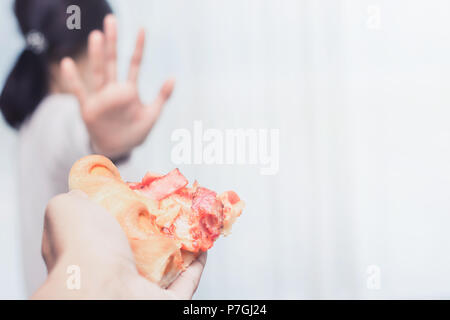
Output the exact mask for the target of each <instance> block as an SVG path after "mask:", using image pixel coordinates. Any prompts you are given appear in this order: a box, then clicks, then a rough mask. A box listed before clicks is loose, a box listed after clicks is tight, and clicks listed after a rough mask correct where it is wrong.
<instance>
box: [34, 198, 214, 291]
mask: <svg viewBox="0 0 450 320" xmlns="http://www.w3.org/2000/svg"><path fill="white" fill-rule="evenodd" d="M42 255H43V257H44V260H45V263H46V265H47V269H48V272H49V276H48V278H47V280H46V282H45V283H44V285H43V286H42V287H41V288H40V289H38V291H37V292H36V293H35V294H34V296H33V298H35V299H190V298H192V295H193V294H194V292H195V291H196V289H197V286H198V283H199V281H200V277H201V274H202V271H203V268H204V265H205V262H206V253H203V254H202V255H201V256H200V257H199V258H198V259H197V260H196V261H194V262H193V263H192V264H191V265H190V266H189V267H188V268H187V269H186V270H185V271H184V272H183V273H182V274H181V275H180V276H179V277H178V278H177V279H176V280H175V281H174V282H173V283H172V284H171V285H170V286H169V287H168V288H167V289H161V288H160V287H159V286H157V285H156V284H154V283H152V282H150V281H148V280H146V279H145V278H143V277H142V276H141V275H139V273H138V271H137V268H136V265H135V263H134V258H133V253H132V252H131V249H130V246H129V244H128V239H127V237H126V235H125V233H124V232H123V231H122V229H121V227H120V225H119V223H118V222H117V221H116V220H115V219H114V217H113V216H112V215H111V214H109V213H108V212H107V211H106V210H105V209H104V208H103V207H101V206H99V205H97V204H96V203H94V202H92V201H91V200H90V199H89V198H88V197H87V196H86V195H85V194H84V193H82V192H81V191H71V192H70V193H67V194H62V195H59V196H56V197H55V198H53V199H52V200H51V201H50V202H49V204H48V206H47V209H46V212H45V222H44V233H43V240H42ZM73 265H75V266H77V267H79V271H80V274H79V276H80V288H79V290H71V289H70V288H68V286H67V279H68V277H69V275H68V274H67V270H68V269H67V268H68V267H69V266H73Z"/></svg>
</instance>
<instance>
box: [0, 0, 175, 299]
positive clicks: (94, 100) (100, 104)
mask: <svg viewBox="0 0 450 320" xmlns="http://www.w3.org/2000/svg"><path fill="white" fill-rule="evenodd" d="M71 5H77V6H79V7H80V9H81V28H80V29H74V30H69V29H68V28H67V26H66V19H67V18H68V17H69V14H67V12H66V11H67V8H68V7H69V6H71ZM14 12H15V15H16V17H17V20H18V23H19V26H20V30H21V32H22V34H23V36H24V37H25V40H26V47H25V49H24V50H23V52H22V53H21V54H20V56H19V58H18V60H17V62H16V64H15V66H14V67H13V69H12V71H11V73H10V75H9V77H8V78H7V80H6V83H5V86H4V88H3V91H2V93H1V96H0V108H1V112H2V114H3V116H4V118H5V119H6V121H7V122H8V124H9V125H10V126H11V127H13V128H15V129H17V130H18V132H19V148H18V149H19V154H18V162H19V169H20V170H19V172H20V173H19V202H20V204H19V208H20V214H21V233H22V247H23V263H24V266H25V280H26V285H27V290H28V293H29V294H30V293H32V292H33V291H35V290H36V289H37V288H38V287H39V286H40V285H41V284H42V283H43V281H44V279H45V275H46V271H45V265H44V263H43V260H42V257H41V248H40V246H41V239H42V226H43V218H44V211H45V206H46V203H47V202H48V200H49V199H50V198H51V197H53V196H54V195H56V194H58V193H62V192H65V191H67V175H68V172H69V170H70V167H71V166H72V164H73V163H74V162H75V161H76V160H77V159H79V158H80V157H83V156H85V155H88V154H90V153H98V154H103V155H105V156H107V157H109V158H111V159H112V160H113V161H115V162H116V163H118V164H120V163H123V162H124V161H126V159H128V157H129V155H130V153H131V151H132V150H133V148H135V147H136V146H138V145H140V144H141V143H142V142H143V141H144V140H145V138H146V137H147V135H148V134H149V132H150V130H151V129H152V127H153V125H154V123H155V121H156V120H157V118H158V116H159V114H160V112H161V109H162V107H163V105H164V104H165V102H166V101H167V99H168V98H169V97H170V94H171V92H172V90H173V86H174V81H173V80H168V81H166V82H165V83H164V85H163V86H162V88H161V90H160V92H159V95H158V97H157V98H156V100H155V101H154V102H153V103H152V104H150V105H145V104H144V103H143V102H142V101H141V100H140V98H139V94H138V90H137V81H138V74H139V67H140V63H141V58H142V54H143V48H144V37H145V35H144V31H143V30H140V31H139V33H138V36H137V40H136V47H135V48H134V53H133V56H132V59H131V63H130V67H129V72H128V77H127V79H126V81H125V82H118V80H117V61H116V58H117V54H116V42H117V29H116V20H115V18H114V16H112V15H111V12H112V11H111V8H110V7H109V5H108V3H107V2H106V1H103V0H96V1H92V0H78V1H76V0H57V1H55V0H16V1H15V5H14Z"/></svg>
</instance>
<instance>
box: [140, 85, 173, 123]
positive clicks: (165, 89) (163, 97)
mask: <svg viewBox="0 0 450 320" xmlns="http://www.w3.org/2000/svg"><path fill="white" fill-rule="evenodd" d="M174 86H175V79H174V78H171V79H169V80H167V81H166V82H164V84H163V85H162V87H161V89H160V90H159V93H158V96H157V97H156V99H155V100H154V101H153V103H152V104H150V105H149V106H147V107H146V108H145V111H146V113H147V116H148V117H147V119H149V122H151V123H152V125H153V123H154V122H155V121H156V119H158V117H159V115H160V114H161V111H162V109H163V107H164V105H165V103H166V102H167V100H169V98H170V96H171V95H172V92H173V88H174Z"/></svg>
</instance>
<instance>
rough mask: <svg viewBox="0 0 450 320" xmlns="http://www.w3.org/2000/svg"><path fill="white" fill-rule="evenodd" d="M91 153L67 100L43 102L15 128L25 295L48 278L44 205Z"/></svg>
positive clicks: (71, 101)
mask: <svg viewBox="0 0 450 320" xmlns="http://www.w3.org/2000/svg"><path fill="white" fill-rule="evenodd" d="M90 153H92V152H91V149H90V142H89V135H88V132H87V129H86V127H85V125H84V122H83V120H82V119H81V115H80V112H79V104H78V101H77V100H76V98H75V97H74V96H72V95H64V94H55V95H50V96H48V97H46V98H45V99H44V100H43V101H42V102H41V103H40V104H39V106H38V107H37V109H36V110H35V112H34V113H33V115H32V116H31V117H30V118H29V119H28V120H27V121H26V122H25V123H24V124H23V125H22V126H21V128H20V132H19V202H20V203H19V210H20V232H21V241H22V243H21V246H22V254H23V264H24V271H25V284H26V289H27V294H28V295H31V294H32V293H33V292H34V291H36V289H37V288H38V287H39V286H40V285H42V283H43V282H44V280H45V278H46V276H47V270H46V267H45V264H44V261H43V259H42V255H41V240H42V230H43V222H44V214H45V208H46V205H47V203H48V201H49V200H50V199H51V198H52V197H53V196H55V195H57V194H59V193H63V192H67V191H68V185H67V181H68V175H69V171H70V168H71V167H72V165H73V163H74V162H75V161H77V160H78V159H79V158H81V157H83V156H86V155H88V154H90Z"/></svg>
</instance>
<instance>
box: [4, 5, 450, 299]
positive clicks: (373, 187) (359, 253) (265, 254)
mask: <svg viewBox="0 0 450 320" xmlns="http://www.w3.org/2000/svg"><path fill="white" fill-rule="evenodd" d="M5 3H6V2H5ZM10 5H11V3H9V4H4V3H2V9H3V10H1V11H0V12H1V14H0V17H1V19H0V21H1V25H2V29H3V30H9V29H13V28H14V21H13V19H12V18H11V17H10V15H11V14H10V12H11V11H10V10H9V7H10ZM112 5H113V7H114V9H115V11H116V13H117V15H118V18H119V26H120V30H119V50H120V51H119V54H120V63H121V65H120V69H121V72H122V74H125V72H126V68H127V65H128V59H129V57H130V55H131V51H132V45H133V43H134V38H135V34H136V31H137V29H138V27H139V26H141V25H142V26H144V27H145V28H146V30H147V35H148V37H147V40H148V42H147V45H146V54H145V58H144V64H143V69H142V74H141V82H140V87H141V91H142V94H143V96H144V97H145V98H147V99H151V98H152V97H153V96H154V95H155V94H156V92H157V90H158V88H159V85H160V84H161V83H162V81H163V80H164V79H165V78H166V77H168V76H175V77H176V79H177V84H176V89H175V90H176V91H175V93H174V96H173V97H172V99H171V101H170V103H169V105H167V108H166V109H165V111H164V114H163V116H162V117H161V119H160V121H159V122H158V124H157V126H156V128H155V129H154V131H153V132H152V133H151V136H150V138H149V139H148V141H147V142H146V144H145V145H144V146H143V147H142V148H140V149H139V150H137V151H136V152H135V154H134V160H133V166H132V167H133V170H130V171H129V172H125V173H124V176H125V177H126V178H127V179H130V180H132V179H137V178H139V177H138V176H137V175H136V172H140V173H145V171H146V170H148V169H151V170H152V171H160V172H167V171H168V170H170V169H172V168H173V167H174V166H178V165H176V164H174V163H173V162H172V161H171V150H172V148H173V146H174V144H175V143H174V142H173V141H171V134H172V132H173V131H174V130H176V129H180V128H186V129H188V130H190V131H191V132H192V131H193V125H194V121H196V120H200V121H202V123H203V126H204V128H205V129H207V128H213V129H219V130H226V129H236V128H243V129H279V132H280V151H279V161H280V163H279V171H278V173H277V174H275V175H261V174H260V167H261V165H205V164H200V165H179V167H180V170H181V171H182V172H183V173H184V174H185V175H186V176H187V177H188V178H189V179H190V180H192V181H193V180H194V179H197V180H198V181H199V182H200V184H202V185H204V186H206V187H210V188H212V189H214V190H217V191H225V190H228V189H233V190H235V191H236V192H237V193H238V194H239V195H240V196H241V198H242V199H244V200H245V201H246V209H245V211H244V213H243V214H242V216H241V217H240V219H239V220H238V221H237V223H236V224H235V226H234V228H233V233H232V235H230V236H229V237H227V238H225V239H220V240H219V241H218V242H217V243H216V244H215V246H214V248H213V249H212V250H211V251H210V253H209V256H208V263H207V267H206V269H205V273H204V277H203V279H202V282H201V285H200V288H199V291H198V294H197V296H196V297H197V298H204V299H213V298H288V299H292V298H419V297H430V298H442V297H447V298H449V297H450V276H449V275H448V272H447V271H448V270H450V250H449V249H450V236H449V232H448V230H449V229H450V201H449V200H448V199H449V197H448V195H449V193H450V165H449V163H450V161H449V160H450V128H449V126H448V122H449V121H448V118H450V108H449V106H450V93H449V92H450V91H449V89H450V87H449V86H450V63H449V61H448V60H449V58H448V57H450V20H449V19H448V18H449V16H450V3H449V2H448V1H445V0H432V1H424V0H422V1H421V0H408V1H407V0H397V1H392V0H378V1H367V0H362V1H357V0H353V1H351V0H329V1H326V0H320V1H318V0H309V1H307V0H305V1H301V0H282V1H275V0H233V1H230V0H228V1H224V0H221V1H207V0H190V1H183V0H166V1H156V0H152V1H136V0H135V1H122V0H115V1H112ZM8 10H9V11H8ZM3 25H4V26H3ZM17 37H18V36H17V33H15V34H14V33H8V34H7V35H5V37H2V38H1V39H0V41H1V47H2V48H8V49H5V50H4V52H3V53H2V54H1V55H0V68H1V75H2V76H4V75H5V74H6V70H7V69H8V68H9V64H10V63H11V61H12V60H13V58H14V55H15V54H16V52H17V51H18V48H20V45H17V46H16V47H14V48H12V47H11V45H8V46H7V45H6V44H7V43H8V44H9V43H19V44H20V39H19V40H17ZM13 49H14V50H13ZM4 127H5V125H3V126H2V127H1V131H2V136H1V137H2V138H1V140H0V141H1V143H2V145H1V148H2V150H4V152H3V154H4V156H3V157H2V158H1V168H0V170H1V177H2V179H1V180H0V185H1V188H0V190H2V192H1V194H0V205H1V206H2V207H1V208H2V210H1V212H0V214H1V215H2V224H1V225H0V228H1V233H0V237H1V243H0V249H1V254H2V257H3V258H2V259H1V266H0V270H1V272H0V281H1V285H0V297H18V296H20V295H21V291H20V290H19V289H17V288H18V287H20V285H21V278H20V272H19V271H16V272H14V270H16V269H17V268H18V267H19V266H20V261H19V260H18V255H17V252H16V249H14V245H13V246H12V247H11V245H10V244H11V243H12V244H14V243H15V240H14V237H15V234H16V233H15V232H14V229H11V227H10V226H11V225H14V223H15V222H14V221H15V220H14V218H15V216H16V213H15V212H14V210H15V205H14V204H10V202H11V199H14V195H15V190H14V188H11V185H13V184H14V174H15V172H14V170H13V169H14V167H13V166H14V156H15V153H14V139H15V138H14V135H13V134H12V133H11V132H10V131H9V130H7V129H6V128H4ZM11 230H12V231H11Z"/></svg>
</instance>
